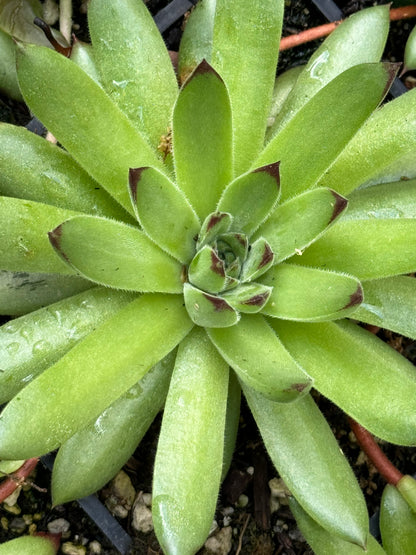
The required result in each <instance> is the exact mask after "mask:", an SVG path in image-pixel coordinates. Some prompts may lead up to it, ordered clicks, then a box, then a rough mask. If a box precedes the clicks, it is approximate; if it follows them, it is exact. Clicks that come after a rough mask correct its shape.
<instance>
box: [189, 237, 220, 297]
mask: <svg viewBox="0 0 416 555" xmlns="http://www.w3.org/2000/svg"><path fill="white" fill-rule="evenodd" d="M188 278H189V281H190V283H191V284H192V285H194V286H195V287H198V288H199V289H203V290H204V291H207V292H208V293H213V294H215V293H219V292H220V291H222V290H223V289H224V287H225V286H226V284H227V276H226V275H225V267H224V261H223V260H221V258H220V257H219V256H218V254H217V253H216V252H215V250H214V249H213V248H212V247H209V246H208V245H205V247H202V249H201V250H200V251H198V252H197V254H196V255H195V256H194V258H193V260H192V262H191V263H190V265H189V268H188Z"/></svg>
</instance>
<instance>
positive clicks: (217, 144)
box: [173, 60, 233, 220]
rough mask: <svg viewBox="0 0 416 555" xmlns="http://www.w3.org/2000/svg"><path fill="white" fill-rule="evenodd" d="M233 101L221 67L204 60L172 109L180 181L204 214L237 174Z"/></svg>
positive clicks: (208, 211) (177, 171)
mask: <svg viewBox="0 0 416 555" xmlns="http://www.w3.org/2000/svg"><path fill="white" fill-rule="evenodd" d="M231 137H232V136H231V106H230V99H229V97H228V92H227V89H226V87H225V85H224V83H223V81H222V79H221V77H220V76H219V75H218V73H217V72H216V71H214V69H213V68H212V67H211V66H210V65H209V64H208V62H206V61H205V60H204V61H202V62H201V63H200V64H199V66H198V67H197V68H196V69H195V71H194V73H193V74H192V75H191V77H190V78H189V79H188V81H186V83H185V84H184V86H183V88H182V89H181V91H180V93H179V97H178V100H177V102H176V104H175V109H174V112H173V154H174V160H175V170H176V176H177V183H178V187H179V188H180V189H181V190H182V191H183V192H184V193H185V196H186V197H187V198H188V200H189V201H190V203H191V205H192V207H193V208H194V209H195V211H196V213H197V214H198V216H199V217H200V218H201V220H204V218H206V216H208V214H209V213H210V212H213V211H214V210H215V207H216V205H217V202H218V199H219V198H220V196H221V193H222V191H223V189H224V187H225V186H226V185H227V184H228V183H229V181H231V178H232V166H233V164H232V151H231V146H232V145H231V140H232V138H231Z"/></svg>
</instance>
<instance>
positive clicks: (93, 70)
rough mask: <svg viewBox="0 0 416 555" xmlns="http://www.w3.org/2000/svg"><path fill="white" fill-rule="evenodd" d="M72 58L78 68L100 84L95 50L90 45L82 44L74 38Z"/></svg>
mask: <svg viewBox="0 0 416 555" xmlns="http://www.w3.org/2000/svg"><path fill="white" fill-rule="evenodd" d="M70 58H71V60H72V61H73V62H74V63H75V64H77V66H78V67H80V68H81V69H82V70H83V71H85V73H86V74H87V75H89V76H90V77H91V79H93V80H94V81H96V82H97V83H98V84H100V76H99V74H98V70H97V66H96V65H95V59H94V53H93V48H92V45H91V44H90V43H86V42H81V41H80V40H78V39H77V38H76V37H74V38H73V43H72V48H71V55H70Z"/></svg>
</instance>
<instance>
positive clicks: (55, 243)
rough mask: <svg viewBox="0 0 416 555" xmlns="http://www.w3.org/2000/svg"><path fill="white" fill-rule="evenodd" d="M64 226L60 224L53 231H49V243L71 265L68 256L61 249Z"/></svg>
mask: <svg viewBox="0 0 416 555" xmlns="http://www.w3.org/2000/svg"><path fill="white" fill-rule="evenodd" d="M62 225H63V224H60V225H58V226H57V227H55V229H53V230H52V231H48V237H49V242H50V244H51V245H52V247H53V248H54V249H55V250H56V251H57V252H58V253H59V254H60V255H61V256H62V258H64V259H65V260H66V262H68V263H69V258H68V257H67V255H66V254H65V253H64V252H63V251H62V247H61V238H62Z"/></svg>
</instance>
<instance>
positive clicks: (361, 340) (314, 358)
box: [270, 319, 416, 445]
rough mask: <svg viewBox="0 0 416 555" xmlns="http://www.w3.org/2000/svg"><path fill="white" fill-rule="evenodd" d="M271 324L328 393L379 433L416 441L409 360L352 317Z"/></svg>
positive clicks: (415, 396) (414, 379)
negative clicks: (314, 321) (333, 320)
mask: <svg viewBox="0 0 416 555" xmlns="http://www.w3.org/2000/svg"><path fill="white" fill-rule="evenodd" d="M270 324H271V326H272V327H273V329H275V330H276V332H277V333H278V334H279V336H280V338H281V340H282V342H283V344H284V345H285V347H286V348H287V349H288V350H289V352H290V353H291V355H292V356H293V358H294V359H295V360H297V361H298V362H299V364H301V365H302V367H303V368H305V371H306V372H308V374H309V375H310V376H312V378H313V379H314V387H316V389H317V390H318V391H320V392H321V393H322V394H323V395H325V397H328V398H329V399H330V400H331V401H333V402H334V403H335V404H337V405H338V406H339V407H341V409H342V410H343V411H345V412H346V413H347V414H349V415H350V416H352V418H354V420H357V422H359V423H360V424H361V425H362V426H364V428H367V429H368V430H369V431H370V432H372V433H373V434H375V435H376V436H378V437H380V438H382V439H385V440H386V441H389V442H391V443H397V444H399V445H415V444H416V431H415V430H416V374H415V369H414V366H413V365H412V364H411V363H410V362H409V361H408V360H406V359H405V358H404V357H402V356H401V355H400V354H399V353H398V352H397V351H395V350H393V349H392V348H391V347H390V346H389V345H387V344H386V343H384V342H383V341H381V339H379V338H378V337H376V336H374V335H373V334H372V333H370V332H368V331H366V330H364V329H362V328H360V327H359V326H357V325H356V324H353V323H351V322H348V321H347V320H345V321H343V322H339V323H333V322H326V323H319V324H303V323H299V322H296V323H294V322H289V321H283V320H275V319H273V320H270ZM306 345H307V348H305V346H306Z"/></svg>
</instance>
